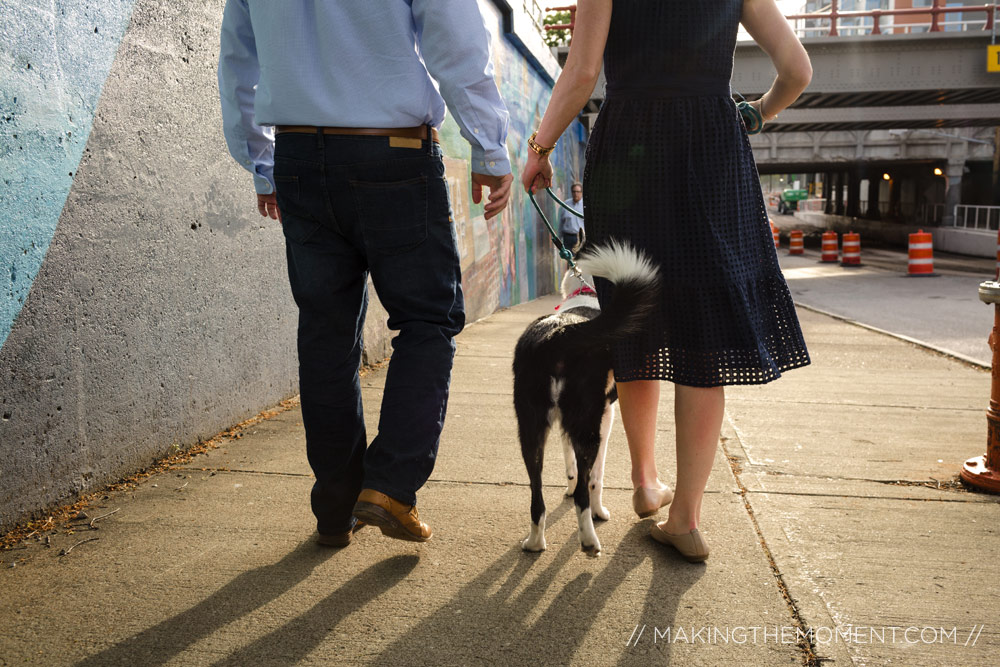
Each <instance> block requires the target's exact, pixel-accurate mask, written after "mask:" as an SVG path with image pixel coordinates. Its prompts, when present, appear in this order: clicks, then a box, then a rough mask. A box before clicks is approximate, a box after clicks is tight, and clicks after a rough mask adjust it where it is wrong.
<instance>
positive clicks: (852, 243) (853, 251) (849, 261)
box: [840, 232, 861, 266]
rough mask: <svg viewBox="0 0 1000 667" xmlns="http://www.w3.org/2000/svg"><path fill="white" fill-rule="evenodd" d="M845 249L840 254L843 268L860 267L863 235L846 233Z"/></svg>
mask: <svg viewBox="0 0 1000 667" xmlns="http://www.w3.org/2000/svg"><path fill="white" fill-rule="evenodd" d="M842 245H843V247H842V248H841V253H840V265H841V266H860V264H861V234H855V233H854V232H844V238H843V244H842Z"/></svg>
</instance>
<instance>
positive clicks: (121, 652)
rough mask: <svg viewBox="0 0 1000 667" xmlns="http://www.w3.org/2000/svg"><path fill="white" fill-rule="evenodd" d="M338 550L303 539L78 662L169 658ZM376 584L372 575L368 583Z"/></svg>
mask: <svg viewBox="0 0 1000 667" xmlns="http://www.w3.org/2000/svg"><path fill="white" fill-rule="evenodd" d="M337 554H338V552H337V551H335V550H332V549H324V548H322V547H319V546H317V545H316V543H315V542H313V541H312V540H309V541H306V542H303V543H302V544H300V545H299V546H298V547H296V548H295V549H294V550H292V551H291V552H289V553H288V554H287V555H286V556H285V557H284V558H282V559H281V560H280V561H278V562H277V563H274V564H272V565H265V566H263V567H258V568H256V569H253V570H250V571H248V572H244V573H243V574H240V575H239V576H237V577H236V578H235V579H233V580H232V581H230V582H229V583H228V584H226V585H225V586H223V587H222V588H220V589H219V590H218V591H216V592H215V593H212V594H211V595H209V596H208V597H207V598H205V599H204V600H202V601H201V602H199V603H198V604H196V605H195V606H193V607H191V608H190V609H187V610H186V611H183V612H181V613H179V614H176V615H174V616H171V617H170V618H167V619H165V620H163V621H162V622H160V623H158V624H157V625H155V626H153V627H151V628H148V629H146V630H143V631H142V632H140V633H138V634H136V635H134V636H132V637H129V638H128V639H125V640H124V641H121V642H119V643H118V644H115V645H114V646H112V647H110V648H108V649H105V650H104V651H101V652H100V653H97V654H95V655H92V656H90V657H88V658H85V659H84V660H82V661H80V662H78V663H77V667H98V666H99V665H100V666H105V665H144V666H148V665H162V664H165V663H167V662H169V661H170V660H171V659H172V658H174V657H175V656H177V655H179V654H180V653H181V652H183V651H184V650H185V649H187V648H188V647H189V646H192V645H194V644H195V643H197V642H198V641H199V640H201V639H203V638H204V637H207V636H209V635H211V634H212V633H213V632H215V631H216V630H218V629H219V628H222V627H224V626H226V625H228V624H229V623H231V622H233V621H236V620H237V619H240V618H242V617H243V616H246V615H247V614H249V613H251V612H253V611H255V610H256V609H259V608H260V607H263V606H264V605H266V604H268V603H269V602H271V601H272V600H275V599H277V598H278V597H279V596H281V595H282V594H284V593H285V592H287V591H289V590H291V589H292V588H294V587H295V586H296V585H298V584H299V583H300V582H302V581H303V580H305V579H306V578H307V577H308V576H309V575H310V574H311V573H312V571H313V570H314V569H315V568H316V567H317V566H318V565H320V564H321V563H323V562H324V561H326V560H328V559H329V558H331V557H335V556H336V555H337ZM410 569H412V565H410ZM362 576H364V575H363V574H362V575H359V577H362ZM377 585H378V583H377V581H371V580H369V581H368V584H367V586H369V587H377Z"/></svg>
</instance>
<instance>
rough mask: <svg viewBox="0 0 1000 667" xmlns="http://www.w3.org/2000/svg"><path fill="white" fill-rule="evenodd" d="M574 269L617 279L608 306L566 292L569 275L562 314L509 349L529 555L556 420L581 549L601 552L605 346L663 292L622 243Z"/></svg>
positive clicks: (607, 383)
mask: <svg viewBox="0 0 1000 667" xmlns="http://www.w3.org/2000/svg"><path fill="white" fill-rule="evenodd" d="M577 265H578V266H579V268H580V269H581V270H582V271H583V272H584V274H589V275H590V276H600V277H602V278H606V279H608V280H609V281H611V282H612V283H614V293H613V295H612V297H611V299H610V303H608V304H606V305H607V308H606V309H605V310H604V311H602V310H601V308H600V306H599V305H598V302H597V295H596V294H594V292H593V290H591V289H590V288H589V287H581V288H580V289H577V290H576V291H573V292H571V291H570V290H572V289H573V288H574V287H577V286H579V285H580V282H579V280H578V279H577V278H576V277H575V276H574V275H573V274H572V273H570V272H569V271H567V272H566V276H565V277H564V278H563V282H562V295H563V298H564V301H563V302H562V303H561V304H560V305H559V306H558V312H557V313H556V314H554V315H547V316H545V317H540V318H538V319H537V320H535V321H534V322H532V323H531V324H530V325H529V326H528V328H527V329H526V330H525V332H524V333H523V334H522V335H521V338H520V339H519V340H518V341H517V346H516V347H515V348H514V411H515V412H516V413H517V426H518V434H519V436H520V439H521V454H522V456H523V457H524V463H525V465H526V466H527V468H528V478H529V480H530V484H531V532H530V534H529V535H528V537H527V538H525V539H524V541H522V542H521V548H523V549H524V550H525V551H543V550H544V549H545V546H546V545H545V501H544V500H543V499H542V460H543V455H544V449H545V440H546V438H547V437H548V434H549V429H550V427H551V426H552V425H553V424H554V423H555V422H557V421H558V422H559V423H560V425H561V426H562V432H563V455H564V457H565V461H566V477H567V478H568V480H569V482H568V485H567V488H566V495H567V496H573V499H574V501H575V504H576V513H577V522H578V524H579V533H580V545H581V547H582V548H583V550H584V551H586V552H588V553H590V554H592V555H596V554H598V553H600V551H601V543H600V541H599V540H598V539H597V533H596V532H595V531H594V519H603V520H607V519H608V518H610V515H609V514H608V510H607V509H606V508H605V507H604V505H603V503H602V501H601V493H602V484H603V478H604V456H605V451H606V449H607V444H608V437H609V436H610V434H611V423H612V421H613V419H614V414H615V413H614V403H615V401H616V400H617V399H618V394H617V392H616V390H615V384H614V378H613V375H612V372H611V343H612V342H614V341H615V340H618V339H620V338H622V337H624V336H626V335H628V334H631V333H634V332H636V331H637V330H639V328H640V326H641V325H642V322H643V320H644V319H645V318H646V317H647V316H648V315H649V313H650V311H652V309H653V307H654V304H655V303H656V299H657V297H658V295H659V290H660V282H659V270H658V269H657V268H656V267H655V266H654V265H653V264H652V262H650V260H649V259H648V258H647V257H645V256H644V255H642V254H641V253H639V252H638V251H636V250H635V249H634V248H632V247H631V246H629V245H627V244H620V243H617V242H614V241H613V242H611V243H610V244H609V245H605V246H599V247H596V248H593V249H589V250H587V251H586V252H585V253H584V254H583V255H582V256H581V258H580V259H579V260H578V262H577ZM588 282H589V283H590V284H593V281H592V280H590V281H588Z"/></svg>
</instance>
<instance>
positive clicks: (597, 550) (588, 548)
mask: <svg viewBox="0 0 1000 667" xmlns="http://www.w3.org/2000/svg"><path fill="white" fill-rule="evenodd" d="M580 549H581V550H582V551H583V553H585V554H587V555H588V556H590V557H591V558H596V557H598V556H600V555H601V542H600V541H599V540H598V539H596V538H594V542H593V543H592V544H588V543H586V542H581V543H580Z"/></svg>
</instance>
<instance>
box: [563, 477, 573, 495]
mask: <svg viewBox="0 0 1000 667" xmlns="http://www.w3.org/2000/svg"><path fill="white" fill-rule="evenodd" d="M574 493H576V477H570V478H569V479H568V480H567V481H566V493H565V495H566V497H567V498H569V497H570V496H572V495H573V494H574Z"/></svg>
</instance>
